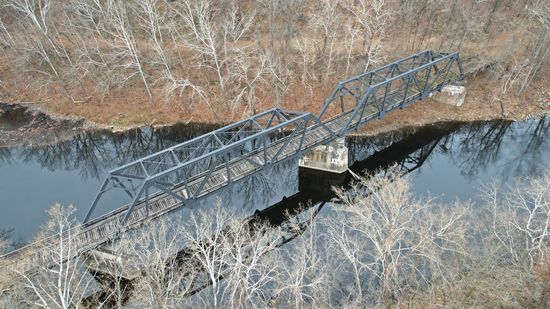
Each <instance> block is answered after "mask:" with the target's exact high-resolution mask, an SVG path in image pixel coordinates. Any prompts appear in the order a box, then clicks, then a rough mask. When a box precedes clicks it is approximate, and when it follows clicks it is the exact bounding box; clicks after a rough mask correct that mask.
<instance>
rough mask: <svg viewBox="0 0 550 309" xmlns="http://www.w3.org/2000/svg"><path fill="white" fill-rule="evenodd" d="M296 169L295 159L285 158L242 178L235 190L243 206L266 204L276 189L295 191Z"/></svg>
mask: <svg viewBox="0 0 550 309" xmlns="http://www.w3.org/2000/svg"><path fill="white" fill-rule="evenodd" d="M297 169H298V162H297V160H287V161H284V162H281V163H278V164H275V165H273V166H271V167H270V168H267V169H265V170H263V171H261V172H258V173H256V174H254V175H252V176H250V177H247V178H246V179H244V180H243V181H242V182H241V183H240V184H238V185H237V190H238V192H239V193H240V194H242V196H243V198H244V201H243V202H244V203H243V204H244V205H245V207H252V208H254V206H257V205H258V204H261V205H262V206H265V205H267V204H268V203H269V201H270V200H271V198H272V197H273V196H274V194H275V193H277V190H283V191H287V192H290V191H291V192H295V191H296V190H297V181H298V178H297V177H298V174H297ZM228 193H229V194H230V192H228ZM228 198H231V197H230V196H228Z"/></svg>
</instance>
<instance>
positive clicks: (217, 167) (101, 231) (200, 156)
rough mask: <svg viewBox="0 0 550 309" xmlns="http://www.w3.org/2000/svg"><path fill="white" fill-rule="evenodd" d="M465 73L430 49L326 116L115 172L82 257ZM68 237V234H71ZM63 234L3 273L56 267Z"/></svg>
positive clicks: (356, 81)
mask: <svg viewBox="0 0 550 309" xmlns="http://www.w3.org/2000/svg"><path fill="white" fill-rule="evenodd" d="M462 78H463V72H462V67H461V64H460V60H459V57H458V54H457V53H451V54H441V53H436V52H432V51H425V52H421V53H418V54H414V55H411V56H409V57H407V58H404V59H401V60H399V61H397V62H394V63H391V64H389V65H386V66H384V67H381V68H379V69H376V70H373V71H370V72H367V73H364V74H361V75H359V76H357V77H354V78H352V79H350V80H347V81H344V82H342V83H340V84H339V85H338V86H337V88H336V89H335V91H334V92H333V94H332V96H331V97H330V98H329V99H328V100H327V102H326V104H325V106H324V108H323V109H322V111H321V113H320V114H319V115H318V116H315V115H313V114H311V113H301V112H289V111H283V110H279V109H272V110H269V111H266V112H263V113H260V114H258V115H255V116H252V117H250V118H248V119H245V120H242V121H240V122H237V123H234V124H231V125H229V126H226V127H223V128H221V129H217V130H215V131H213V132H210V133H207V134H205V135H202V136H200V137H197V138H194V139H192V140H190V141H187V142H185V143H182V144H179V145H176V146H173V147H170V148H168V149H165V150H163V151H161V152H158V153H155V154H153V155H150V156H146V157H144V158H141V159H138V160H136V161H134V162H132V163H129V164H126V165H124V166H122V167H120V168H117V169H114V170H112V171H110V172H109V175H108V177H107V178H106V179H105V181H104V183H103V185H102V187H101V189H100V191H99V193H98V195H97V197H96V199H95V200H94V202H93V204H92V207H91V209H90V211H89V213H88V215H87V216H86V218H85V220H84V225H83V227H82V229H81V230H79V231H78V232H77V233H72V232H67V233H66V235H71V237H74V239H73V241H75V243H76V248H75V250H74V251H73V252H74V253H72V255H71V256H68V257H67V258H69V259H70V258H74V257H76V256H78V255H79V254H81V253H82V252H85V251H87V250H89V249H91V248H94V247H97V246H99V245H101V244H103V243H105V242H108V241H110V240H111V238H112V237H113V236H114V235H116V233H119V232H121V231H123V230H124V229H128V228H133V227H136V226H139V225H140V224H141V223H143V222H144V220H149V219H151V218H155V217H158V216H161V215H163V214H166V213H168V212H171V211H174V210H177V209H179V208H181V207H182V206H184V205H189V204H190V203H194V202H195V201H196V200H198V199H199V198H203V197H205V196H207V195H209V194H211V193H213V192H215V191H216V190H218V189H220V188H222V187H225V186H228V185H230V184H233V183H235V182H237V181H239V180H243V179H246V178H248V177H251V176H252V175H254V174H256V173H257V172H260V171H262V170H264V169H265V168H269V167H271V166H273V165H275V164H279V163H281V162H284V161H287V160H291V159H293V158H297V157H298V156H300V155H301V154H302V153H303V152H305V151H308V150H310V149H312V148H313V147H315V146H317V145H321V144H325V143H327V142H330V141H332V140H334V139H336V138H339V137H342V136H345V135H346V133H347V132H349V131H351V130H356V129H358V128H359V127H361V126H362V125H364V124H366V123H367V122H369V121H371V120H373V119H377V118H382V117H384V115H385V113H388V112H391V111H393V110H395V109H398V108H403V107H405V106H407V105H409V104H411V103H414V102H416V101H418V100H420V99H423V98H426V97H428V96H429V95H430V94H431V93H433V92H434V91H438V90H441V89H442V88H443V87H444V86H445V85H447V84H449V83H451V82H454V81H456V80H460V79H462ZM112 189H115V190H122V191H123V192H125V193H126V194H127V195H128V196H129V197H130V200H131V202H130V203H129V204H128V205H125V206H122V207H120V208H117V209H115V210H113V211H111V212H109V213H107V214H104V215H102V216H100V217H98V218H95V219H93V220H91V216H92V214H93V211H94V209H95V207H96V205H97V203H98V202H99V201H100V200H101V197H102V196H103V194H104V193H105V192H107V191H109V190H112ZM63 237H68V236H63ZM57 242H59V239H57V238H50V239H45V240H42V241H38V242H36V243H32V244H30V245H28V246H26V247H23V248H21V249H19V250H17V251H14V252H11V253H9V254H7V255H5V256H4V257H3V258H2V260H1V261H0V266H1V269H2V271H5V270H8V267H9V268H11V269H16V270H18V271H21V272H26V271H29V270H31V269H32V268H33V266H34V265H37V264H44V263H45V264H46V265H49V264H50V263H52V262H53V261H54V259H55V254H54V253H53V252H52V250H50V249H49V248H50V247H51V246H55V244H56V243H57Z"/></svg>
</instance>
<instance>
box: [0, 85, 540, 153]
mask: <svg viewBox="0 0 550 309" xmlns="http://www.w3.org/2000/svg"><path fill="white" fill-rule="evenodd" d="M549 81H550V79H546V80H544V81H538V82H536V83H533V86H532V88H531V91H530V92H529V93H527V94H524V95H523V96H522V97H520V98H518V97H512V96H506V97H504V98H501V99H497V98H496V97H495V95H494V92H493V91H489V90H494V87H495V85H492V82H490V81H489V80H487V79H485V78H483V77H472V78H470V81H469V82H468V83H467V85H466V89H467V95H466V100H465V102H464V104H463V105H462V106H460V107H455V106H450V105H445V104H442V103H438V102H436V101H434V100H432V99H427V100H424V101H421V102H417V103H414V104H412V105H411V106H408V107H406V108H405V109H403V110H396V111H394V112H392V113H389V114H387V115H386V117H385V118H384V119H381V120H375V121H373V122H371V123H369V124H368V125H366V126H365V127H363V128H362V129H360V130H359V131H357V132H351V133H350V135H362V136H373V135H377V134H381V133H386V132H391V131H395V130H398V129H401V128H404V127H419V126H424V125H428V124H432V123H438V122H449V121H458V122H470V121H481V120H493V119H506V120H512V121H521V120H525V119H529V118H534V117H538V116H541V115H544V114H546V113H548V112H550V90H549V89H550V82H549ZM58 107H59V106H57V107H56V108H54V110H52V108H51V105H44V104H25V103H0V147H13V146H19V145H37V144H50V143H54V142H57V141H60V140H63V139H66V138H68V137H71V136H74V134H77V133H79V132H82V131H86V130H109V131H112V132H124V131H127V130H131V129H135V128H139V127H144V126H150V127H152V128H162V127H166V126H172V125H174V124H176V123H182V122H183V123H186V124H190V123H204V124H212V122H213V121H212V119H211V117H208V116H204V119H201V118H198V117H197V118H196V121H193V119H195V118H194V117H193V116H191V117H190V118H189V116H187V118H185V116H183V115H184V114H182V115H181V116H178V115H179V114H180V112H181V111H175V112H174V113H172V114H171V116H170V117H168V118H162V115H164V114H163V113H160V114H157V115H156V116H158V117H157V118H154V114H150V115H149V116H146V115H128V116H129V117H130V118H133V117H137V118H136V119H142V120H141V121H136V122H128V121H127V120H128V119H126V120H124V121H123V122H117V119H119V118H116V117H115V118H110V119H111V120H110V121H104V122H98V121H95V120H97V119H100V118H101V117H100V118H96V117H91V118H87V117H83V116H82V114H81V113H80V112H77V111H75V110H74V109H68V112H66V113H65V114H60V113H58V112H56V111H55V110H57V108H58ZM94 108H99V110H98V111H97V113H103V112H105V113H106V114H110V113H112V112H113V111H112V110H111V108H110V107H109V108H107V110H105V111H103V110H101V106H99V107H98V106H96V107H94ZM158 108H166V106H165V107H158ZM267 108H269V107H268V106H264V107H263V109H267ZM310 109H315V108H310ZM121 110H125V111H127V112H128V109H124V108H123V107H121ZM130 110H131V109H130ZM136 112H137V111H136ZM313 112H316V111H313ZM187 115H189V114H187ZM121 117H122V116H121ZM174 117H176V118H174ZM177 117H181V118H177ZM101 119H105V120H107V119H109V118H108V117H107V118H101ZM119 120H120V119H119ZM216 124H217V125H223V124H221V123H216Z"/></svg>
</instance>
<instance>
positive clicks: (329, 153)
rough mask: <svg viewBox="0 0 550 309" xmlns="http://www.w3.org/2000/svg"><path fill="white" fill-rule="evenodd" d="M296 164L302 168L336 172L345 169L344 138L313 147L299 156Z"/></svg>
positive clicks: (346, 168) (346, 154)
mask: <svg viewBox="0 0 550 309" xmlns="http://www.w3.org/2000/svg"><path fill="white" fill-rule="evenodd" d="M298 165H299V166H300V167H303V168H311V169H316V170H321V171H326V172H331V173H338V174H340V173H343V172H345V171H347V170H348V148H347V147H346V145H345V140H344V138H339V139H337V140H335V141H333V142H330V143H329V144H327V145H321V146H317V147H315V148H313V150H311V151H310V152H308V153H306V154H304V155H303V156H302V157H301V158H300V160H299V161H298Z"/></svg>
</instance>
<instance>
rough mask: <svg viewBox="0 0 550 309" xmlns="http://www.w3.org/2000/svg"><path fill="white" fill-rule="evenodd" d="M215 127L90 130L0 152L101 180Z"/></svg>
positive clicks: (10, 159)
mask: <svg viewBox="0 0 550 309" xmlns="http://www.w3.org/2000/svg"><path fill="white" fill-rule="evenodd" d="M212 129H214V127H213V126H208V125H207V126H203V125H198V124H188V125H175V126H171V127H166V128H162V129H158V130H152V129H150V128H143V129H135V130H129V131H127V132H124V133H111V132H106V131H90V132H84V133H81V134H78V135H76V136H74V137H73V138H71V139H69V140H66V141H63V142H59V143H56V144H51V145H45V146H35V147H25V148H16V149H5V148H4V149H0V160H1V161H2V162H7V163H10V162H13V161H15V160H16V159H18V158H20V160H22V161H23V162H37V163H39V164H40V165H41V166H42V167H44V168H47V169H48V170H51V171H53V170H80V175H81V176H82V177H84V178H99V177H101V176H102V175H103V173H104V171H105V170H108V169H112V168H115V167H118V166H120V165H122V164H125V163H128V162H131V161H134V160H136V159H138V158H141V157H143V156H146V155H149V154H151V153H154V152H157V151H159V150H162V149H164V148H167V147H170V146H173V145H176V144H178V143H181V142H182V141H185V140H188V139H191V138H193V137H195V136H197V135H201V134H203V133H204V132H207V131H211V130H212Z"/></svg>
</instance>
